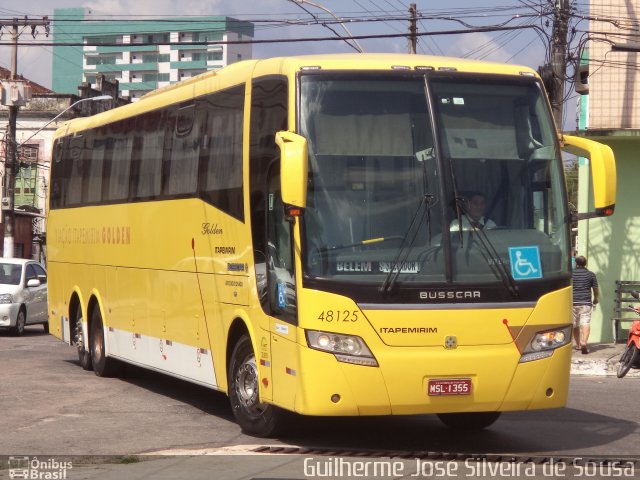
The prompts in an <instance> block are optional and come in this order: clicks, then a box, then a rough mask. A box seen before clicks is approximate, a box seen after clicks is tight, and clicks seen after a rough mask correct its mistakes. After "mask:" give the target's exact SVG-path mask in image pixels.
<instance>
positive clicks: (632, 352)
mask: <svg viewBox="0 0 640 480" xmlns="http://www.w3.org/2000/svg"><path fill="white" fill-rule="evenodd" d="M630 293H631V295H632V296H633V298H637V299H640V293H639V292H637V291H635V290H634V291H632V292H630ZM625 310H627V311H634V312H635V313H637V314H638V315H640V307H637V308H634V307H632V306H631V305H629V307H628V308H626V309H625ZM639 364H640V320H635V321H634V322H633V323H632V324H631V328H630V329H629V337H628V339H627V348H625V350H624V352H622V356H621V357H620V364H619V365H618V372H617V375H618V378H622V377H624V376H625V375H626V374H627V373H628V372H629V370H630V369H631V368H639V367H640V365H639Z"/></svg>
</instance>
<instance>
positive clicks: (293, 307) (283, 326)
mask: <svg viewBox="0 0 640 480" xmlns="http://www.w3.org/2000/svg"><path fill="white" fill-rule="evenodd" d="M266 201H267V205H266V207H267V209H266V210H267V212H266V216H267V242H266V257H267V262H266V263H267V264H266V270H267V272H266V273H267V289H268V302H269V312H270V314H271V317H272V318H271V319H270V327H271V328H270V331H271V355H272V361H273V365H272V375H273V377H272V381H273V395H274V400H275V401H277V402H278V403H280V404H282V405H283V406H287V407H289V408H291V409H293V407H294V405H293V402H294V399H295V388H296V376H297V372H298V365H297V354H296V352H297V346H296V325H297V323H298V321H297V296H296V280H295V269H294V258H295V257H294V255H293V248H292V245H293V230H292V227H293V224H292V223H290V222H289V220H288V219H287V218H286V216H285V211H284V205H283V203H282V196H281V193H280V162H279V160H277V161H275V162H273V164H272V165H271V167H270V170H269V176H268V188H267V200H266Z"/></svg>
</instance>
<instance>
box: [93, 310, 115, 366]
mask: <svg viewBox="0 0 640 480" xmlns="http://www.w3.org/2000/svg"><path fill="white" fill-rule="evenodd" d="M89 347H90V351H91V363H93V371H94V372H95V374H96V375H97V376H99V377H114V376H116V375H117V374H118V367H119V365H117V360H114V359H113V358H109V357H107V352H106V349H105V343H104V325H103V323H102V315H101V314H100V308H99V307H98V305H96V306H95V307H94V308H93V312H91V328H90V329H89Z"/></svg>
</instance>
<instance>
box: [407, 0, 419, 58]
mask: <svg viewBox="0 0 640 480" xmlns="http://www.w3.org/2000/svg"><path fill="white" fill-rule="evenodd" d="M409 15H410V17H409V53H412V54H414V55H415V53H416V46H417V42H418V37H417V35H416V34H417V33H418V26H417V23H416V22H417V19H418V10H417V8H416V4H415V3H411V4H410V5H409Z"/></svg>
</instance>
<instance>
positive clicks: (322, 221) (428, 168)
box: [300, 73, 569, 293]
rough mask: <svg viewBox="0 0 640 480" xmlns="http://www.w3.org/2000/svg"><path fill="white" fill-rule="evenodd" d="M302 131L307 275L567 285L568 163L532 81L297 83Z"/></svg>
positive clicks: (346, 79)
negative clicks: (306, 146) (304, 141)
mask: <svg viewBox="0 0 640 480" xmlns="http://www.w3.org/2000/svg"><path fill="white" fill-rule="evenodd" d="M300 133H301V134H302V135H304V136H305V137H306V138H307V139H308V144H309V172H310V173H309V176H310V179H309V188H308V200H307V209H306V211H305V215H304V229H303V245H304V249H303V268H304V276H305V278H306V279H314V280H318V281H319V282H336V281H337V282H339V283H340V284H344V283H345V282H347V283H348V282H354V283H359V284H363V285H367V284H371V285H382V284H383V283H384V282H385V281H386V282H387V283H388V281H389V277H390V276H393V282H394V283H396V284H397V286H398V287H400V288H402V286H405V287H416V286H424V285H437V284H443V285H444V284H446V285H451V284H452V283H459V284H461V285H465V284H466V285H470V284H473V285H483V284H485V285H494V286H495V285H498V286H504V288H511V287H510V285H511V286H513V285H515V286H516V287H518V286H522V285H524V286H526V285H527V284H531V283H535V282H536V281H538V283H539V282H540V281H541V280H549V279H555V280H558V279H562V280H563V281H567V279H568V276H569V261H568V258H569V257H568V250H569V247H568V245H569V242H568V214H567V208H566V204H565V201H564V198H565V197H564V194H565V192H564V180H563V172H562V163H561V158H560V156H559V151H558V144H557V140H556V134H555V128H554V125H553V121H552V118H551V116H550V112H549V109H548V104H547V102H546V99H545V97H544V94H543V92H542V91H541V90H540V86H539V83H538V82H537V81H536V79H534V78H532V77H513V78H511V77H507V76H490V75H473V76H471V75H468V74H457V75H456V74H453V73H452V74H447V75H443V74H439V73H428V74H426V75H415V76H411V75H409V76H398V75H386V76H384V75H376V74H366V75H362V74H361V75H358V76H355V75H347V74H342V75H337V74H315V75H303V76H302V77H301V81H300ZM514 282H515V283H514ZM555 286H556V287H557V284H556V285H555ZM538 293H540V292H539V291H538Z"/></svg>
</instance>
